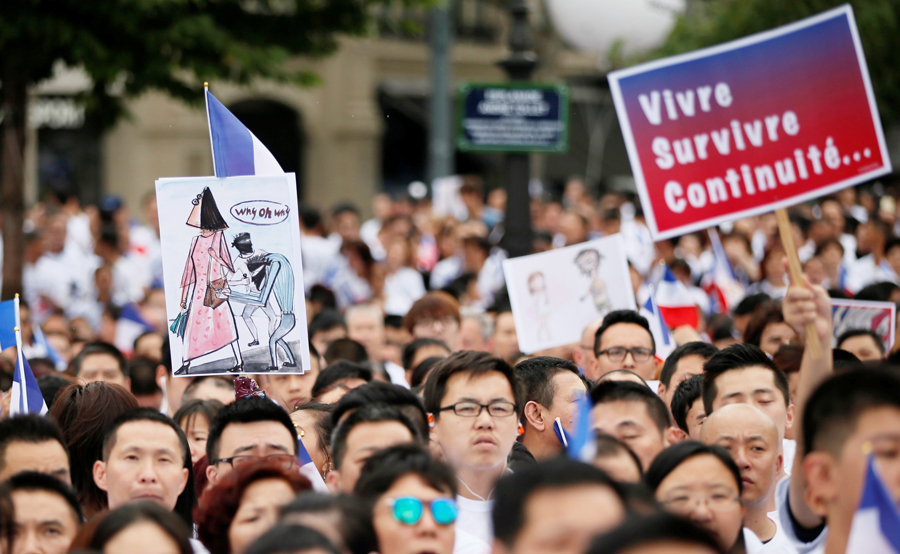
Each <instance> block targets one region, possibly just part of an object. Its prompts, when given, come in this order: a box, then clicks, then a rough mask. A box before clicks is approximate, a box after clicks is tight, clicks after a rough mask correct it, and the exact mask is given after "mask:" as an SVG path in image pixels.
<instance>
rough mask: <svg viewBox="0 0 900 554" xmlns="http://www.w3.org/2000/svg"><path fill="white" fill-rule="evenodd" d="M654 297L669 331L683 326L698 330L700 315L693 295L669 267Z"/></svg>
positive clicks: (658, 284)
mask: <svg viewBox="0 0 900 554" xmlns="http://www.w3.org/2000/svg"><path fill="white" fill-rule="evenodd" d="M653 296H655V300H656V305H657V306H658V307H659V311H660V313H662V317H663V319H664V320H665V321H666V324H667V326H668V327H669V329H676V328H678V327H681V326H682V325H689V326H691V328H693V329H696V328H697V327H698V326H699V325H700V314H699V313H698V312H697V305H696V304H694V300H693V298H691V293H690V292H689V291H688V289H687V287H686V286H684V283H682V282H681V281H679V280H678V278H676V277H675V275H674V274H673V273H672V270H671V269H669V267H668V266H666V270H665V272H664V273H663V277H662V279H660V280H659V283H657V285H656V291H655V293H654V294H653Z"/></svg>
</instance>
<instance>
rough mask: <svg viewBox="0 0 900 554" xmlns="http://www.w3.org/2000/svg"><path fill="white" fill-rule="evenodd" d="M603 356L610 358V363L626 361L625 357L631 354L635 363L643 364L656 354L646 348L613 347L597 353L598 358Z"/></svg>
mask: <svg viewBox="0 0 900 554" xmlns="http://www.w3.org/2000/svg"><path fill="white" fill-rule="evenodd" d="M603 354H606V355H607V356H609V361H611V362H621V361H623V360H625V356H627V355H628V354H631V357H632V358H634V361H635V362H638V363H643V362H646V361H647V360H649V359H650V358H652V357H653V355H654V354H655V352H654V351H653V349H652V348H644V347H643V346H637V347H635V348H625V347H624V346H613V347H612V348H607V349H606V350H601V351H600V352H598V353H597V356H602V355H603Z"/></svg>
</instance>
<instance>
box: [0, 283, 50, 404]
mask: <svg viewBox="0 0 900 554" xmlns="http://www.w3.org/2000/svg"><path fill="white" fill-rule="evenodd" d="M19 329H20V327H19V295H18V294H17V295H16V297H15V298H14V299H13V300H7V301H6V302H0V350H4V349H6V348H9V347H12V346H15V347H16V371H15V373H14V374H13V384H12V388H11V389H10V390H9V394H11V395H12V398H11V399H10V403H9V415H11V416H14V415H17V414H26V413H36V414H40V415H44V414H46V413H47V403H46V402H44V395H43V394H41V389H40V388H39V387H38V384H37V379H35V378H34V373H32V371H31V368H30V367H29V366H28V362H27V361H26V360H25V356H24V355H23V354H22V332H21V331H20V330H19Z"/></svg>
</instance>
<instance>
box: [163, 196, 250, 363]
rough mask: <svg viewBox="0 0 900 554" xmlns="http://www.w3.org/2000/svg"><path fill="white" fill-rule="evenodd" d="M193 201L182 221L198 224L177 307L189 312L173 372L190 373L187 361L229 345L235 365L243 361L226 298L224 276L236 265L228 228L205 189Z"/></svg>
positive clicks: (235, 328) (192, 225) (231, 271)
mask: <svg viewBox="0 0 900 554" xmlns="http://www.w3.org/2000/svg"><path fill="white" fill-rule="evenodd" d="M192 202H193V204H194V208H193V210H191V215H190V216H189V217H188V220H187V222H186V224H187V225H188V226H190V227H196V228H199V229H200V234H199V235H198V236H196V237H194V238H193V240H192V241H191V248H190V251H189V254H188V258H187V262H186V263H185V265H184V274H183V276H182V278H181V309H182V310H184V311H185V312H186V313H187V314H188V318H187V326H186V328H185V330H184V339H183V340H184V342H183V347H182V366H181V368H179V369H178V370H177V371H176V372H175V375H184V374H186V373H188V369H189V367H190V364H191V363H192V362H194V361H195V360H197V359H198V358H200V357H202V356H206V355H207V354H211V353H213V352H216V351H218V350H220V349H222V348H225V347H226V346H230V347H231V351H232V354H233V356H234V366H232V367H231V368H230V369H229V371H233V372H240V371H241V369H242V368H243V366H244V360H243V358H242V357H241V351H240V348H239V347H238V344H237V338H238V334H237V327H236V326H235V320H234V313H233V312H232V311H231V304H230V303H229V302H228V300H227V293H228V288H227V287H228V286H227V282H226V281H225V279H226V278H227V277H228V275H229V274H230V273H234V264H233V263H232V260H231V254H230V253H229V251H228V245H227V244H226V242H225V237H224V233H223V231H224V230H225V229H227V228H228V224H227V223H225V219H224V218H223V217H222V214H221V213H219V209H218V207H217V206H216V201H215V199H214V198H213V195H212V192H210V190H209V188H208V187H207V188H204V189H203V192H202V193H201V194H198V195H197V197H196V198H195V199H194V200H193V201H192Z"/></svg>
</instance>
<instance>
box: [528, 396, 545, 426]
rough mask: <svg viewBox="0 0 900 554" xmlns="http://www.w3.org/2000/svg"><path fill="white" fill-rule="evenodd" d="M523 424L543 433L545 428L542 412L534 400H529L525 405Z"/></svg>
mask: <svg viewBox="0 0 900 554" xmlns="http://www.w3.org/2000/svg"><path fill="white" fill-rule="evenodd" d="M525 423H527V424H528V425H530V426H531V427H534V428H535V430H537V431H538V432H543V431H544V429H546V427H547V426H546V422H545V421H544V410H543V409H542V407H541V405H540V404H538V403H537V402H535V401H534V400H529V401H528V403H526V404H525Z"/></svg>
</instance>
